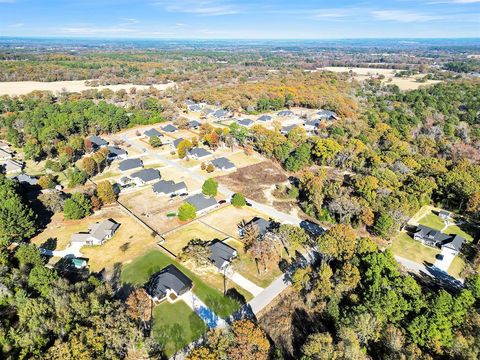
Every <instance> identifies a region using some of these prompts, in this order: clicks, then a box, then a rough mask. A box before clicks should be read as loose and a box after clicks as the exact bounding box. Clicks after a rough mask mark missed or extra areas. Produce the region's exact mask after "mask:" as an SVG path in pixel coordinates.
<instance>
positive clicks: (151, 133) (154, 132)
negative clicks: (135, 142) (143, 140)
mask: <svg viewBox="0 0 480 360" xmlns="http://www.w3.org/2000/svg"><path fill="white" fill-rule="evenodd" d="M144 134H145V136H148V137H154V136H157V137H160V136H163V135H162V133H161V132H160V131H158V130H157V129H153V128H152V129H150V130H147V131H145V132H144Z"/></svg>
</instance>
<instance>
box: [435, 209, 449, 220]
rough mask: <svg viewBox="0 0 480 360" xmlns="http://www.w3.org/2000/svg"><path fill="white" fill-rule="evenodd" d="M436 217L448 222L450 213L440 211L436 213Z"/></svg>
mask: <svg viewBox="0 0 480 360" xmlns="http://www.w3.org/2000/svg"><path fill="white" fill-rule="evenodd" d="M438 217H439V218H440V219H442V220H450V213H449V212H448V211H445V210H440V211H439V213H438Z"/></svg>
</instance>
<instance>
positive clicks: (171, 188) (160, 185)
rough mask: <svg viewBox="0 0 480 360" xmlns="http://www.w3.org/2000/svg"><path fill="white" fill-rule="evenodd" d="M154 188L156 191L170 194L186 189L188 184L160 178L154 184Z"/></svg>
mask: <svg viewBox="0 0 480 360" xmlns="http://www.w3.org/2000/svg"><path fill="white" fill-rule="evenodd" d="M152 189H153V192H155V193H159V194H166V195H168V194H172V193H174V192H177V191H180V190H183V189H185V190H186V189H187V185H186V184H185V183H184V182H183V181H182V182H179V183H175V181H173V180H160V181H159V182H157V183H155V184H153V186H152Z"/></svg>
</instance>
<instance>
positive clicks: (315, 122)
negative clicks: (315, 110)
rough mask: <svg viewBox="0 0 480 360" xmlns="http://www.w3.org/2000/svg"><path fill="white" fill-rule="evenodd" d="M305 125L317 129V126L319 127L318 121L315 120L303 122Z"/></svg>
mask: <svg viewBox="0 0 480 360" xmlns="http://www.w3.org/2000/svg"><path fill="white" fill-rule="evenodd" d="M305 125H309V126H313V127H317V126H318V125H320V120H319V119H316V120H309V121H305Z"/></svg>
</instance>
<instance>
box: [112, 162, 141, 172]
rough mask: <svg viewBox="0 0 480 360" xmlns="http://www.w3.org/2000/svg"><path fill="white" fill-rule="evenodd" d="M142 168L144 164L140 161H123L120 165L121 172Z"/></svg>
mask: <svg viewBox="0 0 480 360" xmlns="http://www.w3.org/2000/svg"><path fill="white" fill-rule="evenodd" d="M142 166H143V163H142V160H140V159H127V160H123V161H122V162H121V163H120V164H118V168H119V169H120V170H121V171H127V170H132V169H136V168H139V167H142Z"/></svg>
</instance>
